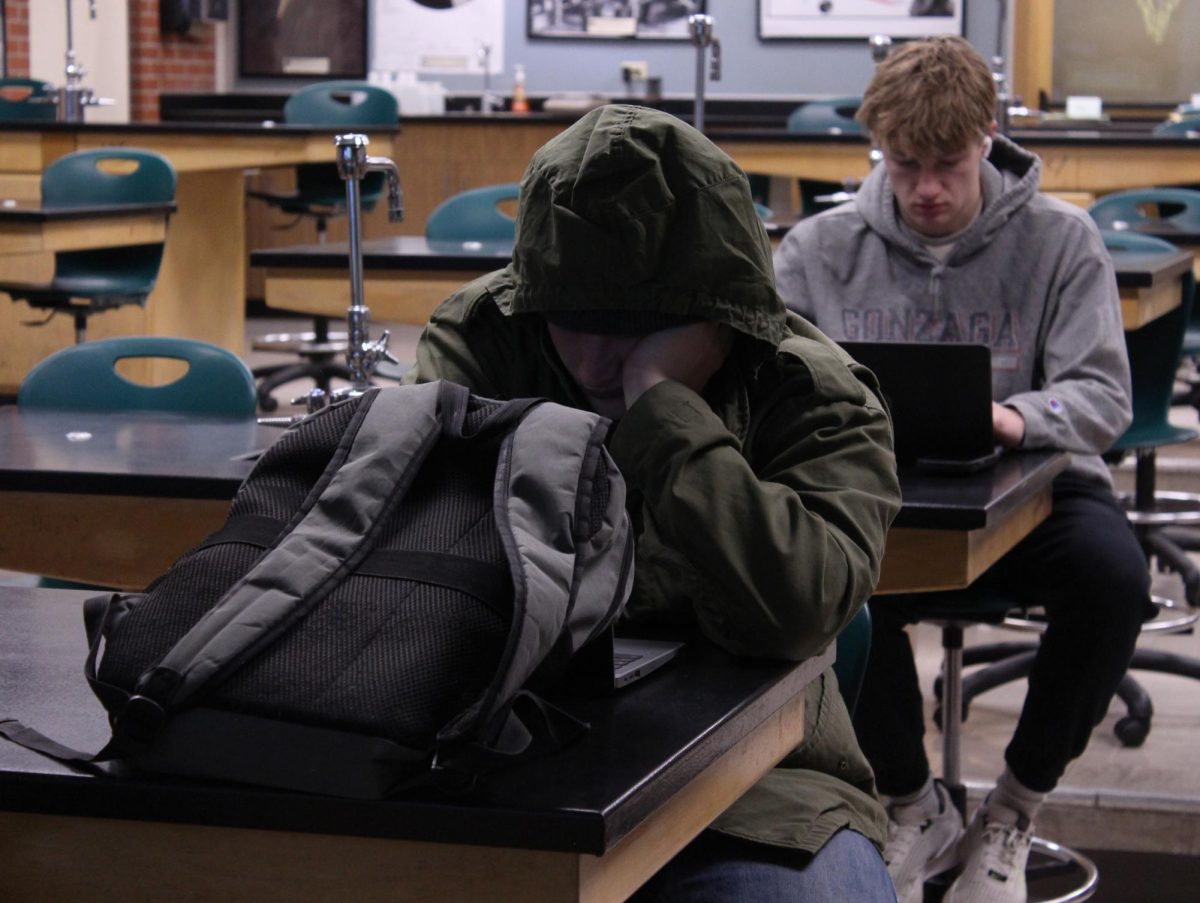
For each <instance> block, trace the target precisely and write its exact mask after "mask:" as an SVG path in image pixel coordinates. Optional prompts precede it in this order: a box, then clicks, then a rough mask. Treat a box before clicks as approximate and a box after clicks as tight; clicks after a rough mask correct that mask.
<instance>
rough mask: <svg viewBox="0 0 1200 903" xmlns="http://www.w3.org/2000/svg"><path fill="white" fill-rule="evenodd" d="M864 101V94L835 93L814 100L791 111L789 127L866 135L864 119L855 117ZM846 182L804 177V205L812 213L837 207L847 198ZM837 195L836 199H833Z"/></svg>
mask: <svg viewBox="0 0 1200 903" xmlns="http://www.w3.org/2000/svg"><path fill="white" fill-rule="evenodd" d="M861 105H862V98H861V97H835V98H832V99H829V100H810V101H808V102H807V103H804V104H801V105H800V106H798V107H796V109H794V110H793V111H792V112H791V115H789V116H788V119H787V130H788V131H789V132H792V133H794V134H798V135H862V134H864V133H865V129H863V127H862V125H861V123H859V121H858V120H857V119H855V118H854V114H855V113H857V112H858V108H859V107H860V106H861ZM845 195H846V186H845V185H844V184H842V183H840V182H824V181H816V180H810V179H801V180H800V209H801V214H802V215H803V216H811V215H813V214H814V213H820V212H821V211H822V210H828V209H829V208H831V207H836V206H837V205H838V204H839V203H841V202H842V200H844V199H845ZM833 198H836V200H831V199H833Z"/></svg>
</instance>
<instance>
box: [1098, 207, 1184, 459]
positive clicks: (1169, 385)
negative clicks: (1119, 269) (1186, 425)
mask: <svg viewBox="0 0 1200 903" xmlns="http://www.w3.org/2000/svg"><path fill="white" fill-rule="evenodd" d="M1101 235H1102V236H1103V237H1104V245H1105V247H1106V248H1108V249H1109V250H1110V251H1134V252H1140V253H1168V252H1171V251H1175V250H1177V249H1176V248H1175V246H1174V245H1172V244H1171V243H1170V242H1169V241H1164V240H1162V239H1157V238H1154V237H1153V236H1151V235H1137V234H1132V235H1131V234H1129V233H1128V232H1127V231H1117V232H1114V231H1111V230H1101ZM1195 287H1196V280H1195V277H1194V276H1193V275H1192V273H1190V272H1188V273H1185V274H1184V277H1183V285H1182V288H1181V293H1182V294H1181V298H1180V303H1179V306H1178V307H1175V308H1173V309H1172V310H1169V311H1167V312H1166V313H1165V314H1163V315H1162V316H1160V317H1156V318H1155V319H1153V320H1151V321H1150V322H1149V323H1147V324H1145V325H1144V326H1141V327H1139V328H1138V329H1133V330H1127V331H1126V332H1125V350H1126V352H1127V353H1128V355H1129V371H1130V377H1131V380H1132V388H1133V423H1131V424H1130V426H1129V429H1127V430H1126V431H1125V434H1124V436H1123V437H1121V439H1118V440H1117V443H1116V445H1117V447H1118V448H1121V447H1132V446H1136V445H1137V437H1138V436H1139V434H1143V435H1144V434H1152V433H1153V432H1155V431H1157V430H1159V429H1162V428H1165V427H1167V426H1168V425H1169V418H1168V414H1169V412H1170V410H1171V400H1172V398H1173V396H1174V394H1175V376H1176V372H1177V371H1178V369H1179V361H1180V358H1181V357H1182V354H1183V338H1184V335H1185V333H1186V332H1187V325H1188V318H1189V317H1190V316H1191V310H1192V303H1193V299H1194V295H1195Z"/></svg>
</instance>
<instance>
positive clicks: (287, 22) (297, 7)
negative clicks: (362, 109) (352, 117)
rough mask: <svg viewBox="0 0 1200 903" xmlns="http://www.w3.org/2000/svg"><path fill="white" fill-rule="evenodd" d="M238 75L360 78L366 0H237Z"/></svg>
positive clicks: (363, 65) (363, 67)
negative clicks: (336, 0) (335, 0)
mask: <svg viewBox="0 0 1200 903" xmlns="http://www.w3.org/2000/svg"><path fill="white" fill-rule="evenodd" d="M238 74H239V75H241V76H243V77H249V78H258V77H261V78H363V77H364V76H366V74H367V0H338V2H337V3H330V2H329V0H241V2H240V3H239V4H238Z"/></svg>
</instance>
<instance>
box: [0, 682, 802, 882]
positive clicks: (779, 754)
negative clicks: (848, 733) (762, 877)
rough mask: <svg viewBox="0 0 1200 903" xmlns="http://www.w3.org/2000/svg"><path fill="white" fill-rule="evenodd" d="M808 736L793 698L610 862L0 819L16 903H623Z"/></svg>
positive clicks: (12, 816)
mask: <svg viewBox="0 0 1200 903" xmlns="http://www.w3.org/2000/svg"><path fill="white" fill-rule="evenodd" d="M803 735H804V694H803V693H801V694H799V695H797V696H794V697H792V698H791V699H790V700H789V701H788V702H787V703H785V704H784V705H783V707H781V708H780V709H778V710H777V711H776V712H775V713H774V714H773V715H771V716H770V717H769V718H767V720H766V721H764V722H763V723H762V724H761V725H759V726H758V727H757V728H756V729H755V730H754V731H753V732H751V733H750V734H749V735H747V737H746V738H745V739H744V740H743V741H742V742H741V743H739V744H738V745H737V746H735V747H734V748H733V749H731V750H729V751H728V752H726V753H725V754H724V755H723V756H722V757H721V758H719V759H717V760H716V761H715V762H713V763H712V764H711V765H709V766H708V768H706V769H705V770H704V771H702V772H701V773H700V774H699V775H698V776H697V777H696V778H695V779H693V780H692V781H690V782H689V783H688V784H687V785H686V786H685V787H684V788H683V789H682V790H680V791H679V792H678V793H677V794H675V796H673V797H671V798H670V799H669V800H668V801H667V802H666V803H664V804H663V805H662V806H661V807H660V808H659V809H658V810H657V811H656V812H655V813H654V814H653V815H651V816H650V817H649V818H648V819H647V820H646V821H645V822H643V823H642V824H641V825H640V826H639V827H638V828H636V829H634V831H632V832H631V833H630V834H629V835H627V836H626V837H625V838H624V839H623V840H622V841H621V842H620V843H618V844H617V845H616V846H614V847H613V848H612V849H611V850H609V851H608V852H607V853H605V854H604V855H603V856H591V855H587V854H575V853H559V852H547V851H537V850H521V849H507V848H492V847H482V846H464V845H455V844H437V843H424V842H415V841H405V840H389V839H380V838H368V837H345V836H332V835H328V834H305V833H290V832H283V831H263V830H252V829H246V828H223V827H210V826H204V825H185V824H162V823H147V822H139V821H124V820H113V819H106V818H83V817H71V816H56V815H40V814H29V813H22V812H0V850H2V851H3V853H4V856H3V858H4V862H5V863H6V866H5V881H4V887H5V895H6V899H12V900H35V899H63V900H72V899H88V900H94V901H97V903H106V901H112V903H123V901H127V900H131V899H153V900H158V899H162V900H167V899H169V900H179V901H191V900H195V901H207V900H214V899H221V900H227V901H234V900H253V901H258V900H264V899H272V900H274V899H278V900H296V901H304V900H356V901H371V900H390V901H398V900H399V901H426V903H428V901H435V900H514V901H516V900H520V901H522V903H566V901H573V900H580V901H588V903H602V901H619V900H624V899H626V897H628V896H629V895H630V894H631V893H633V891H634V890H636V889H637V888H638V887H639V886H641V885H642V884H643V883H644V882H645V881H646V880H647V879H648V878H649V877H650V876H651V875H652V874H654V872H655V871H657V870H658V868H660V867H661V866H662V865H663V864H664V863H665V862H666V861H667V860H668V859H669V858H670V857H671V856H673V855H674V854H675V853H676V852H677V851H678V850H679V849H681V848H682V847H683V846H684V845H685V844H687V842H688V841H690V840H691V839H692V838H693V837H695V836H696V835H697V834H698V833H699V832H700V831H701V830H703V829H704V827H705V826H706V825H708V824H709V823H710V822H711V821H712V820H713V819H714V818H715V817H716V816H717V815H718V814H720V813H721V812H722V811H723V810H724V809H725V808H727V807H728V806H729V805H730V804H731V803H733V801H734V800H736V799H737V798H738V797H739V796H741V795H742V794H743V793H744V792H745V791H746V790H747V789H748V788H749V787H750V786H751V785H753V784H754V783H755V782H756V781H757V780H758V779H759V778H760V777H761V776H762V775H763V774H765V773H766V772H767V770H769V769H770V768H771V767H772V766H773V765H774V764H775V763H776V762H778V761H779V760H780V759H782V758H783V757H784V756H785V755H786V754H787V753H788V752H789V751H790V750H792V749H793V748H794V747H795V746H796V745H797V744H798V743H799V742H800V741H801V740H802V739H803Z"/></svg>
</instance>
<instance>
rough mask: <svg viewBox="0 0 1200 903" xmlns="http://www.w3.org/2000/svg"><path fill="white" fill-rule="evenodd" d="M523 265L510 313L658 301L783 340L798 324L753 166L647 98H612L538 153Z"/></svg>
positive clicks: (529, 181) (678, 311)
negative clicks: (753, 186) (789, 316)
mask: <svg viewBox="0 0 1200 903" xmlns="http://www.w3.org/2000/svg"><path fill="white" fill-rule="evenodd" d="M511 274H512V279H513V287H514V290H513V292H512V293H511V295H510V294H508V293H505V294H504V297H503V298H500V299H497V303H498V304H499V305H500V308H501V310H502V311H503V312H504V313H505V314H526V313H544V312H548V311H578V310H589V311H599V310H604V311H607V310H611V311H614V312H615V311H628V310H637V311H643V312H646V311H654V312H657V313H665V314H673V315H682V316H695V317H701V318H703V319H706V320H714V321H717V322H721V323H726V324H728V325H730V326H732V327H733V328H734V329H737V330H739V331H741V332H743V333H746V334H748V335H750V336H753V337H754V338H757V339H760V340H762V341H765V342H768V343H770V344H771V345H772V346H777V345H778V344H779V343H780V342H781V341H783V339H784V338H786V337H787V336H788V335H789V334H790V332H789V330H788V328H787V325H786V315H785V310H784V306H783V302H782V301H781V300H780V298H779V295H778V294H777V293H776V291H775V277H774V271H773V268H772V262H771V246H770V243H769V242H768V241H767V235H766V230H765V229H764V228H763V225H762V222H761V220H760V219H759V216H758V213H757V211H756V210H755V208H754V202H753V201H752V199H751V197H750V189H749V184H748V182H747V180H746V175H745V173H743V172H742V171H741V169H739V168H738V166H737V165H736V164H735V163H734V162H733V161H732V160H731V159H730V158H729V157H728V156H727V155H726V154H725V153H724V152H723V151H721V150H720V149H719V148H717V146H716V145H714V144H713V143H712V142H711V141H709V140H708V139H707V138H705V137H704V136H703V135H701V134H700V133H699V132H698V131H696V130H695V129H693V128H692V127H691V126H689V125H687V124H685V123H683V122H682V121H680V120H679V119H677V118H675V117H674V116H670V115H668V114H666V113H662V112H659V111H657V110H652V109H648V108H645V107H635V106H606V107H600V108H599V109H596V110H593V111H591V112H590V113H588V114H587V115H586V116H584V117H583V118H582V119H580V120H579V121H578V122H576V123H575V124H574V125H572V126H571V127H570V128H568V129H567V130H566V131H564V132H562V134H560V135H558V136H556V137H555V138H553V139H551V140H550V141H549V142H547V144H546V145H544V146H543V147H542V148H541V149H540V150H538V152H537V153H536V154H534V157H533V160H532V161H531V162H530V164H529V168H528V169H527V170H526V172H525V176H524V178H523V179H522V180H521V196H520V201H519V204H518V213H517V237H516V244H515V247H514V249H513V263H512V267H511Z"/></svg>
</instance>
